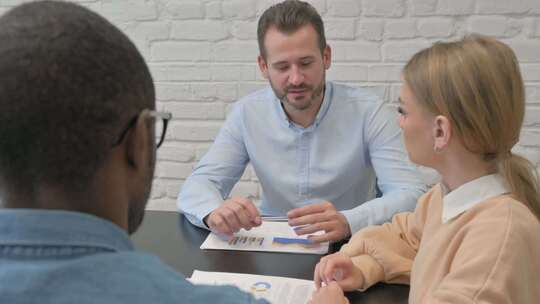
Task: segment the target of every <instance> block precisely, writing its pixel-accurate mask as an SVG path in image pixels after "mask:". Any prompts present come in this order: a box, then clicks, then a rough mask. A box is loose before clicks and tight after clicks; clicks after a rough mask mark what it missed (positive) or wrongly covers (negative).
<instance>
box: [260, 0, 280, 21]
mask: <svg viewBox="0 0 540 304" xmlns="http://www.w3.org/2000/svg"><path fill="white" fill-rule="evenodd" d="M254 1H255V2H256V4H255V8H256V9H257V17H259V16H261V15H262V13H263V12H264V11H265V10H266V9H268V8H269V7H270V6H272V5H274V4H276V3H279V2H281V1H280V0H254Z"/></svg>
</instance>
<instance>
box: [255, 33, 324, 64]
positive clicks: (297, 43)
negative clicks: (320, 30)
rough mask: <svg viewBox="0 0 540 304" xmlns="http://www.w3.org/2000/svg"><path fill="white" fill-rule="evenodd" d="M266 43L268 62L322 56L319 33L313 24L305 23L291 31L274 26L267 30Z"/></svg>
mask: <svg viewBox="0 0 540 304" xmlns="http://www.w3.org/2000/svg"><path fill="white" fill-rule="evenodd" d="M264 44H265V49H266V55H267V56H266V57H267V61H268V63H275V62H279V61H297V60H302V58H308V57H311V58H318V57H321V50H320V49H319V44H318V35H317V32H315V29H313V27H312V26H311V25H305V26H303V27H301V28H299V29H298V30H296V31H294V32H291V33H284V32H281V31H279V30H278V29H277V28H275V27H273V28H271V30H269V31H268V32H267V34H266V37H265V42H264Z"/></svg>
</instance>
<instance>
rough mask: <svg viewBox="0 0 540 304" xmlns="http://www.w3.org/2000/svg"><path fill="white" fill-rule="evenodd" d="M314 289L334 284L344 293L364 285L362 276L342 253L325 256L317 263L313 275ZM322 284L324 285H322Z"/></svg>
mask: <svg viewBox="0 0 540 304" xmlns="http://www.w3.org/2000/svg"><path fill="white" fill-rule="evenodd" d="M313 279H314V281H315V287H317V289H320V288H323V287H322V286H324V285H329V284H330V283H332V282H335V283H337V284H338V285H339V287H341V288H342V289H343V290H345V291H352V290H355V289H358V288H360V287H362V285H364V275H363V274H362V272H361V271H360V269H358V268H357V267H356V266H355V265H354V264H353V262H352V260H351V258H350V257H348V256H347V255H345V254H344V253H341V252H337V253H334V254H331V255H327V256H325V257H323V258H321V260H320V261H319V263H317V265H316V266H315V271H314V273H313ZM323 283H324V284H323Z"/></svg>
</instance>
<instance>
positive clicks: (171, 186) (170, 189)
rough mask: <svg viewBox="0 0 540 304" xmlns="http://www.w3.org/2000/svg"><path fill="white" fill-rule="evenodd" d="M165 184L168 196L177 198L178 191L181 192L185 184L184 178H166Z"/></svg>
mask: <svg viewBox="0 0 540 304" xmlns="http://www.w3.org/2000/svg"><path fill="white" fill-rule="evenodd" d="M164 184H165V191H166V194H167V197H168V198H172V199H174V200H176V199H177V198H178V193H180V189H181V188H182V185H183V184H184V180H178V179H176V180H174V179H173V180H165V181H164Z"/></svg>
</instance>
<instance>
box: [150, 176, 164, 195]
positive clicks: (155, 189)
mask: <svg viewBox="0 0 540 304" xmlns="http://www.w3.org/2000/svg"><path fill="white" fill-rule="evenodd" d="M166 195H167V190H166V188H165V184H164V183H163V182H161V181H160V180H158V179H154V182H153V183H152V191H151V192H150V199H158V198H163V197H165V196H166Z"/></svg>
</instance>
